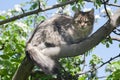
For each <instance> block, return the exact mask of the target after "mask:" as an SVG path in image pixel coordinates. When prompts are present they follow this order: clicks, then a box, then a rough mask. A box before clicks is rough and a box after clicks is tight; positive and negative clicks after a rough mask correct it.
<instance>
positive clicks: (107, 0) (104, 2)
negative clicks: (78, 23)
mask: <svg viewBox="0 0 120 80" xmlns="http://www.w3.org/2000/svg"><path fill="white" fill-rule="evenodd" d="M108 2H109V0H106V1H105V0H103V4H104V9H105V12H106V14H107V16H108V18H109V21H110V20H111V19H110V15H109V13H108V10H107V8H106V4H107V3H108Z"/></svg>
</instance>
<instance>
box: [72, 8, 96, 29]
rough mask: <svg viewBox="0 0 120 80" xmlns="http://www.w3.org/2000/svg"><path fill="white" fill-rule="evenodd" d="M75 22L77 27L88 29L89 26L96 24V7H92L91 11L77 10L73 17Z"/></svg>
mask: <svg viewBox="0 0 120 80" xmlns="http://www.w3.org/2000/svg"><path fill="white" fill-rule="evenodd" d="M73 20H74V21H73V22H74V23H73V24H74V26H75V27H77V29H80V30H86V29H89V27H93V24H94V9H91V10H90V11H87V12H83V11H78V10H77V11H76V12H75V15H74V18H73Z"/></svg>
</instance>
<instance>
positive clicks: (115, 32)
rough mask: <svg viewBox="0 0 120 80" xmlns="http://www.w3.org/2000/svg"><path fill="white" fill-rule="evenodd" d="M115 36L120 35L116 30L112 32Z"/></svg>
mask: <svg viewBox="0 0 120 80" xmlns="http://www.w3.org/2000/svg"><path fill="white" fill-rule="evenodd" d="M112 32H113V33H114V34H116V35H120V33H118V32H117V31H116V30H114V31H112Z"/></svg>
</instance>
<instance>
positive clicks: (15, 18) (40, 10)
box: [0, 0, 76, 25]
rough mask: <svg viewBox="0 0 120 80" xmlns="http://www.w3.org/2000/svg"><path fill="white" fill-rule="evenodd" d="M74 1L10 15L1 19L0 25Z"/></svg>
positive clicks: (71, 1)
mask: <svg viewBox="0 0 120 80" xmlns="http://www.w3.org/2000/svg"><path fill="white" fill-rule="evenodd" d="M75 1H76V0H70V1H67V2H65V3H60V4H56V5H53V6H50V7H48V8H46V9H41V8H38V9H37V10H34V11H30V12H26V13H23V14H20V15H17V16H14V17H11V18H9V19H5V20H2V21H0V25H3V24H6V23H8V22H12V21H15V20H17V19H20V18H23V17H26V16H29V15H33V14H38V13H39V12H44V11H47V10H50V9H54V8H58V7H61V6H65V5H67V4H71V3H74V2H75Z"/></svg>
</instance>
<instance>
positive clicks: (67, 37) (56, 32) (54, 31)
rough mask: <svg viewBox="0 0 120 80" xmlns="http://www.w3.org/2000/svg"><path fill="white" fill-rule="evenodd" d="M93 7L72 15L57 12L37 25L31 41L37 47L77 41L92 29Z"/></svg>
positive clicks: (85, 36)
mask: <svg viewBox="0 0 120 80" xmlns="http://www.w3.org/2000/svg"><path fill="white" fill-rule="evenodd" d="M93 24H94V9H92V10H90V11H88V12H82V11H76V13H75V15H74V17H73V18H72V17H70V16H67V15H60V14H57V15H55V16H53V17H52V18H50V19H48V20H46V21H44V22H42V23H41V24H40V25H38V27H37V32H36V33H35V34H34V36H35V37H33V38H32V40H31V42H32V44H33V45H34V46H39V48H42V47H43V48H45V47H54V46H60V45H63V44H68V45H69V44H74V43H78V42H80V41H82V40H84V39H85V38H87V37H88V36H89V35H90V34H91V32H92V31H93Z"/></svg>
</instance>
